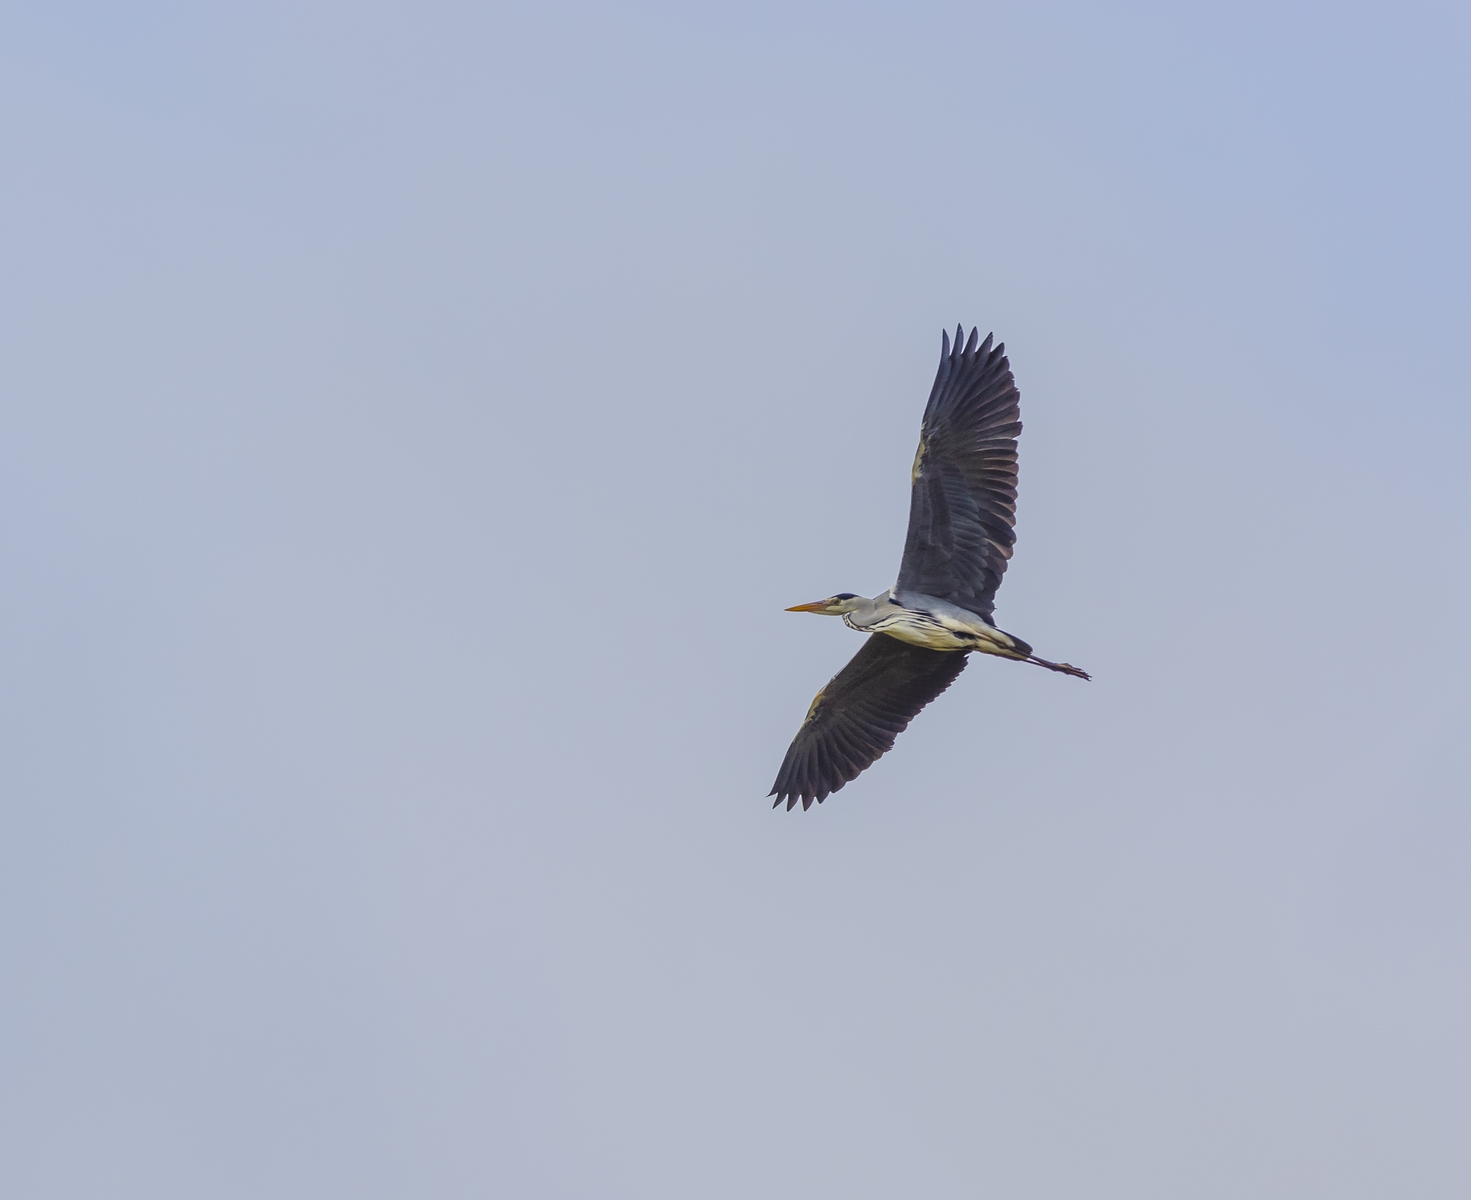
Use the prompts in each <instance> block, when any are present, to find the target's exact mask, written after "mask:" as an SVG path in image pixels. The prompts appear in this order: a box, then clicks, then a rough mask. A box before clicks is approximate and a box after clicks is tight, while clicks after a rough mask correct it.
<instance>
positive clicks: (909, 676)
mask: <svg viewBox="0 0 1471 1200" xmlns="http://www.w3.org/2000/svg"><path fill="white" fill-rule="evenodd" d="M976 332H977V331H976V330H975V329H972V330H971V331H970V338H969V340H968V341H966V343H965V345H964V347H963V348H962V346H961V337H962V335H963V333H964V330H963V328H962V327H960V326H957V327H956V329H955V344H954V346H952V345H951V344H950V335H949V334H948V333H942V334H941V335H940V336H941V351H940V369H939V372H938V373H937V374H936V376H935V386H934V387H933V388H932V389H931V390H930V398H929V403H928V404H926V405H925V410H924V420H923V421H922V422H921V423H920V433H919V449H918V450H917V451H916V452H915V455H914V468H913V470H912V471H911V472H910V496H909V534H908V537H907V538H906V539H905V542H904V557H903V559H902V560H901V561H900V564H899V578H898V580H897V582H896V583H895V584H894V586H893V587H891V588H889V589H888V590H887V591H884V592H881V593H879V595H877V596H874V597H872V598H871V599H870V598H868V597H865V596H857V595H854V594H853V593H852V592H839V593H838V594H837V595H836V596H829V597H828V598H827V599H826V600H818V601H815V602H814V603H812V604H798V605H795V606H793V607H792V608H789V609H787V611H788V612H810V613H822V614H825V615H827V616H835V617H836V616H841V617H842V618H843V622H844V624H846V625H847V626H848V627H849V628H850V629H856V630H857V631H858V632H859V633H866V634H868V635H869V637H868V639H867V640H866V641H865V642H864V643H863V646H862V647H861V648H860V649H859V651H858V653H857V654H855V655H854V656H853V658H852V660H851V661H850V662H849V663H848V665H847V666H846V667H844V668H843V669H842V670H841V671H839V672H838V673H837V674H836V675H834V676H833V677H832V679H831V680H830V681H829V682H828V685H827V686H826V687H825V688H823V689H822V690H821V691H820V692H818V693H817V696H816V698H815V699H813V701H812V706H811V707H810V708H809V709H808V710H807V716H806V719H805V720H803V722H802V725H801V728H800V729H798V730H797V736H796V737H795V738H793V739H792V744H791V747H790V748H789V749H788V750H787V756H786V758H785V759H783V760H782V764H781V770H780V771H779V772H777V776H776V783H775V784H774V785H773V787H772V789H771V791H770V793H769V794H770V795H772V796H775V797H776V801H775V804H773V807H776V806H777V805H780V804H781V802H782V801H783V800H785V801H786V805H787V809H788V811H790V810H791V809H792V807H793V806H794V805H795V804H796V803H797V801H798V800H800V801H801V802H802V807H803V808H804V809H806V808H810V807H811V806H812V802H813V801H814V800H815V801H817V803H819V804H821V803H822V802H823V801H824V800H825V799H827V797H828V796H830V795H831V794H832V793H833V792H836V791H837V790H838V789H839V788H841V787H842V786H843V785H844V784H846V783H850V782H852V781H853V780H854V779H856V778H857V777H858V775H859V774H860V773H862V772H863V771H865V770H867V769H868V768H869V767H870V766H871V765H872V764H873V763H874V762H875V761H877V760H878V758H879V757H880V756H882V755H883V754H884V753H886V752H887V751H888V750H890V749H892V747H893V745H894V739H895V738H896V737H897V736H898V735H899V734H900V733H902V732H903V731H904V729H905V728H906V727H907V726H908V724H909V722H910V721H912V720H913V719H914V717H915V716H916V715H917V714H918V713H919V711H920V710H921V709H922V708H924V706H925V705H926V704H928V703H929V702H930V701H931V700H933V699H935V697H936V696H938V695H939V694H940V693H941V692H943V691H944V690H945V689H946V688H948V687H949V686H950V685H951V684H952V683H954V682H955V677H956V676H957V675H959V674H960V672H961V671H963V670H964V669H965V664H966V660H967V658H968V657H969V656H970V654H971V653H972V652H976V653H980V654H993V655H996V656H997V657H998V658H1010V659H1015V660H1016V661H1018V662H1027V663H1034V664H1035V665H1037V666H1039V667H1046V668H1047V669H1048V670H1049V671H1060V672H1062V673H1063V674H1064V675H1072V676H1075V677H1077V678H1079V679H1087V678H1089V676H1088V674H1087V672H1086V671H1080V670H1079V669H1078V668H1077V667H1075V666H1072V665H1071V664H1070V663H1058V662H1049V661H1048V660H1047V659H1045V658H1039V657H1038V656H1037V655H1035V654H1033V653H1032V648H1031V646H1029V645H1027V643H1026V642H1024V641H1022V640H1021V638H1019V637H1017V636H1015V635H1014V634H1010V633H1004V632H1003V631H1002V630H1000V629H998V628H996V625H995V622H994V621H992V619H991V616H992V613H993V611H994V610H995V599H996V589H997V588H998V587H999V586H1000V585H1001V576H1002V574H1003V573H1004V572H1005V570H1006V563H1007V560H1009V559H1010V558H1011V547H1012V544H1013V543H1014V542H1015V541H1016V534H1015V532H1014V528H1013V527H1014V525H1015V523H1016V438H1017V434H1019V433H1020V432H1021V429H1022V425H1021V410H1020V405H1019V401H1020V395H1019V393H1018V392H1017V389H1016V380H1015V379H1013V378H1012V374H1011V364H1010V363H1009V362H1007V360H1006V347H1005V346H1004V345H1001V344H998V345H996V346H995V347H993V346H992V345H991V335H989V334H988V335H987V336H986V340H985V341H984V342H982V343H980V345H977V344H976Z"/></svg>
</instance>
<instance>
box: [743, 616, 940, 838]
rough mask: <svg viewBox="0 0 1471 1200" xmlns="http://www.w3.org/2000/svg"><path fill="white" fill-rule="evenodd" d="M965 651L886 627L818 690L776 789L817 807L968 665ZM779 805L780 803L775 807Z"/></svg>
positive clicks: (874, 757)
mask: <svg viewBox="0 0 1471 1200" xmlns="http://www.w3.org/2000/svg"><path fill="white" fill-rule="evenodd" d="M966 657H967V655H966V654H965V653H964V652H962V651H946V650H926V649H925V648H924V647H923V646H911V645H910V644H909V643H907V642H901V641H899V640H898V639H897V638H891V637H890V636H889V635H888V634H886V633H875V634H871V635H869V638H868V641H866V642H864V643H863V648H862V649H861V650H859V651H858V653H857V654H855V655H854V656H853V658H852V660H851V661H850V662H849V663H848V665H847V666H846V667H844V668H843V669H842V670H841V671H839V672H838V673H837V674H836V675H834V676H833V677H832V679H831V680H830V681H829V682H828V685H827V687H825V688H823V689H822V691H820V692H818V693H817V697H816V698H815V699H814V700H813V701H812V707H811V708H809V709H808V710H807V719H806V720H805V721H803V722H802V728H801V729H799V730H797V736H796V737H795V738H793V739H792V744H791V747H790V748H789V749H788V750H787V756H786V758H784V759H783V760H782V764H781V770H780V771H778V772H777V775H776V783H775V785H774V786H773V787H772V789H771V792H770V795H773V796H775V797H776V804H780V803H781V802H782V801H783V800H785V801H786V802H787V809H788V811H790V810H791V808H792V806H793V805H794V804H796V803H797V801H798V800H800V801H801V802H802V807H803V808H810V807H811V806H812V802H813V801H814V800H816V801H817V802H818V803H819V804H821V803H822V802H823V801H824V800H826V799H827V797H828V796H829V795H831V794H832V793H833V792H835V791H837V790H838V789H839V788H840V787H842V786H843V785H844V784H845V783H848V782H850V781H852V780H853V779H856V778H857V777H858V775H859V774H860V773H861V772H862V771H864V770H866V769H867V768H868V767H869V766H870V765H872V764H873V763H874V762H875V761H876V760H877V759H878V758H879V757H880V756H881V755H883V754H884V752H885V751H887V750H889V749H890V748H891V747H892V746H893V745H894V739H895V738H896V737H898V736H899V734H900V733H902V732H903V731H904V727H905V726H906V725H908V724H909V722H910V721H912V720H913V719H914V717H915V714H916V713H918V712H919V710H920V709H922V708H923V707H924V706H925V705H926V704H928V703H929V702H930V701H931V700H933V699H934V698H935V697H936V696H938V695H939V694H940V693H941V692H943V691H944V690H945V689H946V688H947V687H949V686H950V685H951V684H952V683H953V682H955V677H956V676H957V675H959V674H960V673H961V672H962V671H963V670H965V660H966ZM772 807H773V808H774V807H776V805H773V806H772Z"/></svg>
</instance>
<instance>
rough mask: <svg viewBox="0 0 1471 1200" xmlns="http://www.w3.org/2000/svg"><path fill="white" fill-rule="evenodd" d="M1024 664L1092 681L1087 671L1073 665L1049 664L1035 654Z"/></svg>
mask: <svg viewBox="0 0 1471 1200" xmlns="http://www.w3.org/2000/svg"><path fill="white" fill-rule="evenodd" d="M1022 661H1023V662H1029V663H1036V664H1037V665H1038V666H1039V667H1046V668H1047V669H1048V670H1049V671H1061V672H1062V673H1063V674H1064V675H1071V676H1073V678H1075V679H1092V678H1093V676H1091V675H1089V674H1088V672H1087V671H1083V670H1079V669H1078V668H1077V667H1075V666H1073V664H1072V663H1055V662H1048V661H1047V660H1046V659H1045V658H1038V657H1037V656H1036V655H1035V654H1031V655H1028V656H1027V657H1026V658H1025V659H1023V660H1022Z"/></svg>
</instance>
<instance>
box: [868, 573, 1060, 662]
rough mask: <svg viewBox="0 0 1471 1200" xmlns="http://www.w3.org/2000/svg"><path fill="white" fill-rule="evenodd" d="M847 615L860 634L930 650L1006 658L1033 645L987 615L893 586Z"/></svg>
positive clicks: (1028, 650)
mask: <svg viewBox="0 0 1471 1200" xmlns="http://www.w3.org/2000/svg"><path fill="white" fill-rule="evenodd" d="M856 599H858V600H859V601H860V603H859V605H858V606H857V607H856V608H854V609H853V610H852V611H851V612H845V613H844V614H843V624H844V625H846V626H847V627H848V628H849V629H856V630H857V631H858V632H859V633H886V634H888V635H889V636H890V637H893V638H898V639H899V640H900V641H901V642H908V643H909V644H910V645H911V646H923V647H924V648H925V649H926V650H979V651H980V652H981V653H982V654H998V655H1000V656H1001V657H1002V658H1025V657H1026V656H1027V655H1028V654H1030V653H1031V652H1032V648H1031V647H1030V646H1028V645H1027V644H1026V643H1025V642H1023V641H1022V640H1021V639H1019V638H1014V637H1012V636H1011V634H1009V633H1003V632H1002V631H1001V630H999V629H997V628H996V626H994V625H992V624H991V623H990V622H989V621H987V620H985V619H984V618H983V617H979V616H977V615H976V614H975V613H973V612H967V611H966V610H965V609H963V608H960V607H959V606H957V605H954V604H951V603H949V602H948V601H945V600H941V599H939V597H937V596H925V595H921V594H920V593H917V592H908V593H904V594H900V595H896V594H895V593H894V590H893V589H892V588H890V589H889V590H887V591H885V592H881V593H880V594H879V595H877V596H875V597H874V598H873V599H872V600H865V599H863V598H862V597H856Z"/></svg>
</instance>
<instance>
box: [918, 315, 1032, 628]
mask: <svg viewBox="0 0 1471 1200" xmlns="http://www.w3.org/2000/svg"><path fill="white" fill-rule="evenodd" d="M942 336H944V342H943V349H942V351H941V354H940V370H939V373H938V374H937V375H936V376H935V386H934V388H933V389H932V390H931V391H930V400H929V404H927V405H926V406H925V410H924V422H923V424H922V425H921V426H920V436H919V450H918V452H917V453H916V454H915V456H914V473H913V489H912V491H911V493H910V498H909V536H908V538H907V539H906V540H905V543H904V560H903V562H902V563H901V564H900V566H899V581H898V585H897V586H898V590H899V591H900V592H901V593H902V592H906V591H908V592H922V593H924V594H925V595H927V596H936V597H938V598H939V599H941V600H948V601H949V602H950V603H951V604H956V605H959V606H960V607H961V608H964V609H968V610H969V611H970V612H973V613H977V614H979V615H980V616H983V617H985V618H986V619H987V620H990V619H991V613H992V611H993V610H994V609H995V607H996V589H997V588H998V587H1000V586H1001V576H1002V574H1003V573H1004V572H1005V571H1006V563H1007V560H1008V559H1010V558H1011V547H1012V543H1014V542H1015V541H1016V534H1015V533H1014V532H1013V529H1012V527H1013V526H1014V525H1015V523H1016V437H1017V434H1019V433H1020V432H1021V431H1022V423H1021V408H1020V399H1021V397H1020V394H1019V393H1018V392H1017V390H1016V381H1015V380H1014V379H1013V378H1012V375H1011V364H1010V363H1008V362H1007V361H1006V353H1005V351H1006V347H1005V346H1004V345H998V346H996V347H995V348H994V349H993V348H992V346H991V336H990V335H989V334H988V335H987V336H986V340H985V341H984V342H982V343H981V344H980V346H979V347H978V346H977V345H976V331H975V330H974V329H972V330H971V331H970V340H969V341H968V342H967V343H966V345H965V348H964V349H963V350H962V349H961V346H960V337H961V330H960V329H959V328H957V329H956V330H955V346H954V347H953V348H952V347H951V345H950V339H949V337H948V336H945V335H942Z"/></svg>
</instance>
